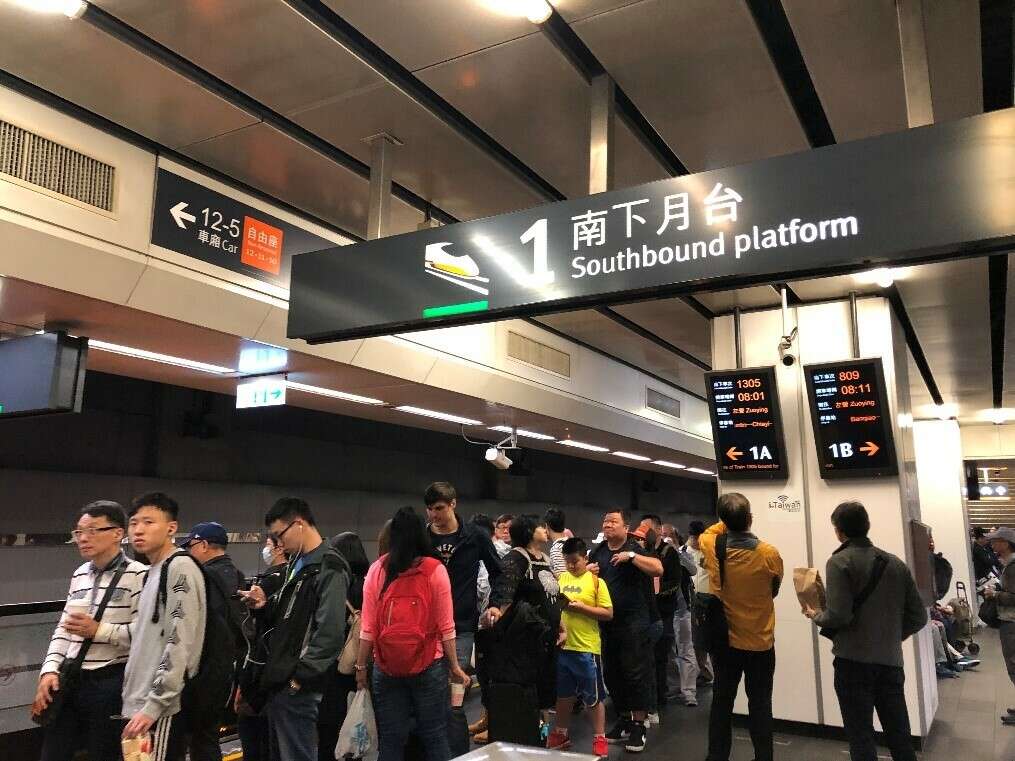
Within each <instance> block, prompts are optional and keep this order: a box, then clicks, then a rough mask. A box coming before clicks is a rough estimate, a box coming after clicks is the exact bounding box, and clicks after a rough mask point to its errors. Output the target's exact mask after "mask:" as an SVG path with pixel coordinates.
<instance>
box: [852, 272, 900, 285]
mask: <svg viewBox="0 0 1015 761" xmlns="http://www.w3.org/2000/svg"><path fill="white" fill-rule="evenodd" d="M907 274H908V272H907V270H906V269H905V268H892V269H889V268H888V267H878V268H877V269H874V270H867V271H866V272H858V273H857V274H855V275H853V279H854V280H856V282H858V283H861V284H863V285H876V286H878V287H880V288H890V287H891V286H892V285H894V284H895V281H896V280H902V279H904V278H905V277H906V275H907Z"/></svg>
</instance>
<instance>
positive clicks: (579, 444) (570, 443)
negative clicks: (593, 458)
mask: <svg viewBox="0 0 1015 761" xmlns="http://www.w3.org/2000/svg"><path fill="white" fill-rule="evenodd" d="M557 443H559V444H563V445H564V446H565V447H574V448H575V449H586V450H588V451H589V452H609V451H610V450H609V448H608V447H600V446H596V445H595V444H586V443H585V442H584V441H575V440H574V439H561V440H560V441H559V442H557Z"/></svg>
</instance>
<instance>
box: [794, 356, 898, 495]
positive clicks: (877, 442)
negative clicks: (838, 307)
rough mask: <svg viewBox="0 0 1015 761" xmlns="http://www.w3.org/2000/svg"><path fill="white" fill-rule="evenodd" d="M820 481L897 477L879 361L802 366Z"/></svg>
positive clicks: (890, 424) (852, 361) (883, 382)
mask: <svg viewBox="0 0 1015 761" xmlns="http://www.w3.org/2000/svg"><path fill="white" fill-rule="evenodd" d="M804 378H805V380H806V382H807V398H808V400H809V403H810V411H811V423H812V424H813V425H814V441H815V445H816V446H817V449H818V466H819V468H818V469H819V471H820V473H821V477H822V478H865V477H870V476H894V475H896V474H897V473H898V472H899V466H898V461H897V460H896V457H895V440H894V437H893V436H892V421H891V419H890V413H889V410H888V397H887V395H886V394H885V373H884V369H883V368H882V366H881V360H880V359H847V360H843V361H842V362H826V363H824V364H820V365H804Z"/></svg>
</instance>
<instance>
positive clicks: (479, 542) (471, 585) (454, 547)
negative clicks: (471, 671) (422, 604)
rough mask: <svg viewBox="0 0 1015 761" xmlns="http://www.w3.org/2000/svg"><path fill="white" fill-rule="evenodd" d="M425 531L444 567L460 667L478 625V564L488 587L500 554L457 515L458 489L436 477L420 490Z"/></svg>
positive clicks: (497, 568)
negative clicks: (445, 567) (446, 569)
mask: <svg viewBox="0 0 1015 761" xmlns="http://www.w3.org/2000/svg"><path fill="white" fill-rule="evenodd" d="M423 502H424V504H425V505H426V517H427V521H428V523H427V532H428V533H429V535H430V541H431V542H432V543H433V548H434V551H435V552H436V553H437V556H438V557H439V558H440V559H441V561H442V562H443V563H444V565H446V566H447V568H448V576H450V577H451V598H452V601H453V603H454V608H455V651H456V652H457V653H458V662H459V663H460V664H462V667H463V668H464V667H465V665H466V664H468V663H469V661H470V660H471V659H472V646H473V643H474V642H475V639H476V629H477V627H478V625H479V614H480V610H479V604H478V599H479V596H478V594H477V592H476V579H477V577H478V576H479V564H480V563H482V564H483V565H484V566H485V567H486V571H487V573H488V574H489V576H490V586H491V587H492V586H493V584H494V582H495V581H496V580H497V577H498V576H500V572H501V571H500V558H499V557H498V555H497V551H496V550H495V549H494V547H493V542H492V541H490V538H489V537H488V536H487V535H486V534H485V533H483V532H482V531H481V530H480V529H479V528H477V527H476V526H474V525H472V524H471V523H465V522H464V521H463V520H462V519H461V518H459V516H458V513H457V512H456V509H455V508H457V507H458V492H456V491H455V487H454V486H452V485H451V484H449V483H447V482H446V481H437V482H436V483H432V484H430V486H428V487H427V490H426V492H425V493H424V494H423Z"/></svg>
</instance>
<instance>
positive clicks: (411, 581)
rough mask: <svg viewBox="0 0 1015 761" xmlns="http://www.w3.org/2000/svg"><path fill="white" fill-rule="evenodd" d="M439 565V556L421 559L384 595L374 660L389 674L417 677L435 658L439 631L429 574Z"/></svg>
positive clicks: (380, 605)
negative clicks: (434, 615)
mask: <svg viewBox="0 0 1015 761" xmlns="http://www.w3.org/2000/svg"><path fill="white" fill-rule="evenodd" d="M383 562H385V563H386V562H387V561H386V560H385V561H383ZM440 564H441V562H440V561H439V560H437V559H436V558H422V559H421V560H420V561H419V563H418V564H416V565H414V566H413V567H412V568H410V569H408V570H407V571H403V572H402V573H401V574H399V576H398V578H396V579H395V580H394V581H392V582H391V583H390V584H388V588H387V589H385V590H384V592H383V593H382V594H381V599H380V600H379V601H378V604H377V625H376V627H375V631H376V635H375V641H374V659H375V660H376V661H377V665H378V666H379V667H380V669H381V671H383V672H384V673H385V674H387V675H388V676H394V677H406V676H415V675H416V674H419V673H421V672H423V671H424V670H426V669H427V668H428V667H429V666H430V664H432V663H433V661H434V651H435V650H436V648H437V641H438V638H439V633H438V632H437V631H436V625H435V622H433V621H432V620H431V618H432V616H431V610H432V608H433V605H432V603H433V595H432V594H431V591H430V576H431V575H432V574H433V572H434V571H436V570H437V568H438V567H439V566H440Z"/></svg>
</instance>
